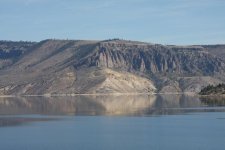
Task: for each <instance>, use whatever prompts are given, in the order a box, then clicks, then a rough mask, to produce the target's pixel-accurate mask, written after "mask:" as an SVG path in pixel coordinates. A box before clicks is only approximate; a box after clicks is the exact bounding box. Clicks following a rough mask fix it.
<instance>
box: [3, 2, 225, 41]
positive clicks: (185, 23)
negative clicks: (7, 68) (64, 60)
mask: <svg viewBox="0 0 225 150" xmlns="http://www.w3.org/2000/svg"><path fill="white" fill-rule="evenodd" d="M48 38H56V39H90V40H104V39H110V38H122V39H127V40H138V41H146V42H152V43H161V44H180V45H187V44H218V43H221V44H225V0H0V40H28V41H40V40H44V39H48Z"/></svg>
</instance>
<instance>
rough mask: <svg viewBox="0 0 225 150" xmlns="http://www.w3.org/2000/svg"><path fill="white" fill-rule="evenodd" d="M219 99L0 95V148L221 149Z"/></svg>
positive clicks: (223, 126)
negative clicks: (7, 96)
mask: <svg viewBox="0 0 225 150" xmlns="http://www.w3.org/2000/svg"><path fill="white" fill-rule="evenodd" d="M224 103H225V99H224V98H210V99H206V98H204V99H199V98H197V97H191V96H185V95H158V96H152V95H151V96H147V95H142V96H88V97H87V96H77V97H51V98H46V97H18V98H0V150H72V149H78V150H89V149H90V150H126V149H127V150H149V149H152V150H165V149H167V150H176V149H182V150H198V149H199V150H224V147H225V107H224Z"/></svg>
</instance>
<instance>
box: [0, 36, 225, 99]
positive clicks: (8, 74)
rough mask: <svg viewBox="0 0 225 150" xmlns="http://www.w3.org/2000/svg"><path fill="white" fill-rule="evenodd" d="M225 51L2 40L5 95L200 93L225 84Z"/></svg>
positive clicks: (0, 76)
mask: <svg viewBox="0 0 225 150" xmlns="http://www.w3.org/2000/svg"><path fill="white" fill-rule="evenodd" d="M223 47H225V46H223V45H220V46H219V47H218V46H213V45H207V46H204V45H203V46H201V45H200V46H171V45H170V46H167V45H160V44H149V43H144V42H137V41H126V40H119V39H114V40H105V41H85V40H44V41H41V42H37V43H35V42H7V41H1V42H0V66H1V67H0V93H1V94H19V95H21V94H85V93H92V94H94V93H95V94H96V93H101V94H109V93H114V94H115V93H152V92H162V93H168V92H169V93H170V92H173V93H177V92H195V93H198V92H200V90H201V89H202V88H204V87H206V86H207V85H209V84H211V85H217V84H219V83H225V76H224V75H225V60H224V59H223V57H221V56H220V55H219V49H220V51H221V54H223V53H224V52H225V49H224V48H223ZM214 49H215V51H217V52H215V51H214Z"/></svg>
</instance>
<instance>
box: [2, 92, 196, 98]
mask: <svg viewBox="0 0 225 150" xmlns="http://www.w3.org/2000/svg"><path fill="white" fill-rule="evenodd" d="M107 95H108V96H121V95H124V96H130V95H134V96H135V95H193V96H196V95H198V94H197V93H193V92H181V93H171V92H168V93H84V94H40V95H38V94H34V95H23V94H22V95H19V94H18V95H0V98H1V97H63V96H71V97H74V96H107Z"/></svg>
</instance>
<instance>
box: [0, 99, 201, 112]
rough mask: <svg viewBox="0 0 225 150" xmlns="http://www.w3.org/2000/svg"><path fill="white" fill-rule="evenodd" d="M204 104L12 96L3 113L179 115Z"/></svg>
mask: <svg viewBox="0 0 225 150" xmlns="http://www.w3.org/2000/svg"><path fill="white" fill-rule="evenodd" d="M204 105H205V103H202V102H201V100H200V99H199V98H197V97H191V96H185V95H157V96H156V95H139V96H122V95H119V96H116V95H114V96H112V95H110V96H75V97H12V98H0V114H50V115H154V114H177V113H183V112H191V111H198V110H196V109H193V108H196V107H197V108H198V107H202V106H204ZM201 111H202V110H201Z"/></svg>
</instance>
